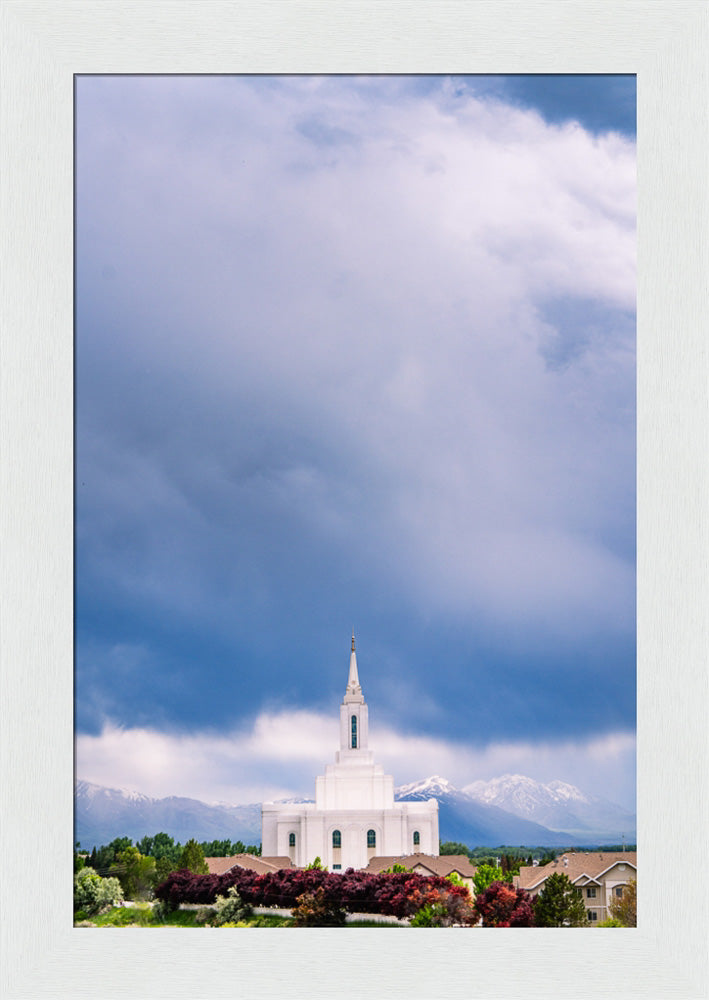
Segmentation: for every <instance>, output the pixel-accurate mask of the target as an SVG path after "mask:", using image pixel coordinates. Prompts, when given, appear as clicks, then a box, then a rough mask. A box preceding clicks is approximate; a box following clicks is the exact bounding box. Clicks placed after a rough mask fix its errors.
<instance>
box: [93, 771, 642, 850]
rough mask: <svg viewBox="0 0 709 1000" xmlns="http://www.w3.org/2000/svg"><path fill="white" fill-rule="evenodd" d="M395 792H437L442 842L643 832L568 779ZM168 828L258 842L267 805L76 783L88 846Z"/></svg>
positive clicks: (531, 841)
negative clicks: (157, 795) (216, 801)
mask: <svg viewBox="0 0 709 1000" xmlns="http://www.w3.org/2000/svg"><path fill="white" fill-rule="evenodd" d="M395 798H396V799H397V800H401V801H416V800H423V799H429V798H436V799H437V800H438V807H439V832H440V839H441V842H444V841H457V842H459V843H463V844H466V845H467V846H468V847H475V846H486V847H496V846H501V845H503V844H508V845H525V846H528V847H538V846H544V847H547V846H548V847H569V846H572V845H578V846H579V847H580V846H591V845H595V844H608V843H620V842H621V839H622V838H623V837H624V838H625V840H626V842H632V841H634V840H635V836H636V833H635V822H636V821H635V816H634V815H633V814H632V813H629V812H628V811H627V810H624V809H622V808H621V807H620V806H616V805H614V804H613V803H611V802H608V801H607V800H605V799H601V798H598V797H596V796H590V795H586V794H585V793H584V792H582V791H581V790H580V789H578V788H576V787H575V786H574V785H568V784H565V783H564V782H561V781H553V782H551V783H549V784H547V785H544V784H542V783H541V782H538V781H535V780H534V779H532V778H527V777H524V776H523V775H509V774H507V775H504V776H502V777H500V778H494V779H492V781H474V782H472V784H469V785H466V786H464V787H463V788H461V789H459V788H456V787H455V786H454V785H452V784H451V782H450V781H448V780H447V779H445V778H441V777H439V776H438V775H434V776H432V777H429V778H425V779H423V780H422V781H417V782H413V783H411V784H408V785H402V786H401V787H399V788H397V789H396V791H395ZM289 801H295V800H289ZM297 801H301V802H305V801H309V800H307V799H299V800H297ZM161 831H162V832H164V833H167V834H169V835H170V836H171V837H173V838H174V839H175V840H176V841H180V842H182V843H184V842H185V841H187V840H189V839H190V837H194V838H195V839H196V840H198V841H204V840H223V839H224V840H225V839H230V840H241V841H243V842H244V843H245V844H258V843H259V842H260V840H261V804H260V803H250V804H247V805H224V804H209V803H206V802H200V801H199V800H198V799H191V798H184V797H181V796H174V795H173V796H169V797H167V798H161V799H156V798H151V797H149V796H147V795H143V794H141V793H140V792H134V791H126V790H124V789H117V788H105V787H103V786H102V785H95V784H92V783H91V782H88V781H77V783H76V798H75V835H74V839H75V840H78V841H79V842H80V843H81V845H82V847H84V848H88V849H91V847H93V846H94V845H95V846H100V845H101V844H108V843H110V842H111V841H112V840H113V839H114V838H116V837H130V838H131V839H132V840H134V841H137V840H139V839H140V838H141V837H143V836H145V835H149V836H152V835H154V834H155V833H158V832H161Z"/></svg>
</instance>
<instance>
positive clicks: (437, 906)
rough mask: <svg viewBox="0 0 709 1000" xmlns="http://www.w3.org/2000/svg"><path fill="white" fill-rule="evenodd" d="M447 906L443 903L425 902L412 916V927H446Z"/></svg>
mask: <svg viewBox="0 0 709 1000" xmlns="http://www.w3.org/2000/svg"><path fill="white" fill-rule="evenodd" d="M445 918H446V908H445V906H444V905H443V903H424V904H423V906H422V907H421V909H420V910H417V911H416V913H415V914H414V915H413V917H412V918H411V926H412V927H445V926H446V923H445Z"/></svg>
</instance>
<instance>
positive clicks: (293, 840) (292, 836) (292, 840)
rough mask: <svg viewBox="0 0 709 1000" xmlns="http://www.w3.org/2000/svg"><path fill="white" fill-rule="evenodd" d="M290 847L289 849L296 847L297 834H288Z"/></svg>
mask: <svg viewBox="0 0 709 1000" xmlns="http://www.w3.org/2000/svg"><path fill="white" fill-rule="evenodd" d="M288 846H289V847H295V834H294V833H289V834H288Z"/></svg>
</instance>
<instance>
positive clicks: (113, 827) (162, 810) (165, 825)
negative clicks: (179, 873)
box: [74, 781, 261, 850]
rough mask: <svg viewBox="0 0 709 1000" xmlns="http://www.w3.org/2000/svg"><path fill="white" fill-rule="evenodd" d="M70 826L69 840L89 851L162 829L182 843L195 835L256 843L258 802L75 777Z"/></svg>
mask: <svg viewBox="0 0 709 1000" xmlns="http://www.w3.org/2000/svg"><path fill="white" fill-rule="evenodd" d="M74 825H75V836H74V839H75V840H78V841H79V842H80V844H81V845H82V847H85V848H88V849H89V850H90V849H91V848H92V847H93V846H97V847H98V846H100V845H101V844H109V843H110V842H111V841H112V840H114V839H115V838H116V837H130V838H131V840H140V838H141V837H144V836H146V835H147V836H154V834H156V833H161V832H162V833H167V834H169V835H170V836H171V837H173V838H174V839H175V840H179V841H180V842H181V843H185V842H186V841H187V840H189V839H190V837H194V838H195V839H196V840H200V841H201V840H226V839H229V840H242V841H243V842H244V843H245V844H258V843H260V841H261V805H260V803H253V804H249V805H208V804H207V803H206V802H200V801H198V800H197V799H188V798H183V797H182V796H177V795H171V796H169V797H168V798H164V799H154V798H150V796H148V795H143V794H141V793H140V792H134V791H128V790H126V789H120V788H104V787H103V786H101V785H95V784H92V783H91V782H88V781H77V783H76V792H75V800H74Z"/></svg>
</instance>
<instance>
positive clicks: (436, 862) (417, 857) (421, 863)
mask: <svg viewBox="0 0 709 1000" xmlns="http://www.w3.org/2000/svg"><path fill="white" fill-rule="evenodd" d="M394 865H401V867H402V868H406V869H408V871H411V872H418V873H419V874H420V875H443V876H446V875H450V874H451V872H454V873H455V874H456V875H458V877H459V878H461V879H462V881H463V882H464V883H465V884H466V885H467V886H468V888H469V889H470V892H471V895H474V894H475V889H474V886H473V876H474V875H475V872H476V871H477V868H476V867H475V865H474V864H472V862H471V861H470V858H469V857H468V856H467V855H466V854H440V855H439V854H421V853H420V852H419V853H416V854H402V855H400V856H399V857H378V858H372V860H371V861H370V862H369V864H368V865H367V867H366V869H365V871H368V872H375V873H377V872H383V871H385V870H386V869H388V868H393V867H394Z"/></svg>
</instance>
